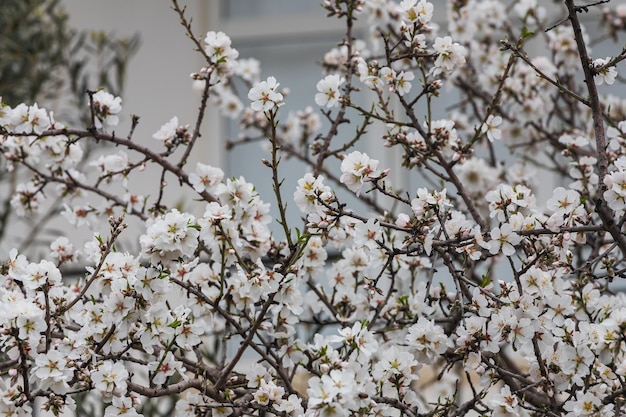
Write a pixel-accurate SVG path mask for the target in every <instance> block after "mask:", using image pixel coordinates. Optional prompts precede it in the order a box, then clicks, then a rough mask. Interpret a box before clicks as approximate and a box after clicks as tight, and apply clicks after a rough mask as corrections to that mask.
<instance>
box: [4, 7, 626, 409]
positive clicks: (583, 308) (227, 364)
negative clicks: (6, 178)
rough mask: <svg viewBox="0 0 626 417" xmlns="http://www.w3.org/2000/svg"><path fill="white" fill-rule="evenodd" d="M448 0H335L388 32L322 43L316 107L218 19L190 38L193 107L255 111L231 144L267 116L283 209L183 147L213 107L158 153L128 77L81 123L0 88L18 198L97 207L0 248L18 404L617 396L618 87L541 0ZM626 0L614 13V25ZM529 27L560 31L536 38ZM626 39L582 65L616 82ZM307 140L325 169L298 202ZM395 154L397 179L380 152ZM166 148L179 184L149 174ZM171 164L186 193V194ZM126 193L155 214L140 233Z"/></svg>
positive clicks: (319, 405)
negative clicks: (215, 28) (94, 148)
mask: <svg viewBox="0 0 626 417" xmlns="http://www.w3.org/2000/svg"><path fill="white" fill-rule="evenodd" d="M453 3H454V4H453ZM436 6H438V4H437V3H436V2H429V1H426V0H401V1H393V0H359V1H357V2H341V1H331V0H324V1H323V2H322V7H324V9H325V10H326V12H327V13H328V15H329V16H334V17H339V18H341V19H347V20H348V23H349V25H348V26H347V27H348V28H351V27H352V25H353V24H354V23H355V19H357V18H359V19H361V18H363V20H367V21H368V22H369V24H370V27H371V28H372V31H371V32H370V35H371V39H369V40H368V41H366V40H364V39H355V38H354V34H355V33H357V32H358V31H354V32H352V31H350V29H348V32H347V33H346V38H345V40H344V41H343V42H342V43H341V44H340V45H339V46H337V47H334V48H332V49H331V50H330V51H329V52H328V53H327V54H325V56H324V59H323V62H322V65H323V72H322V74H323V75H321V77H320V78H321V79H319V81H318V82H317V85H316V89H317V92H316V93H315V95H314V96H311V97H309V99H310V100H311V102H313V101H314V102H315V104H317V106H318V107H314V106H309V107H306V108H305V109H304V110H299V111H298V110H293V111H290V112H289V113H288V114H285V113H287V112H285V111H284V110H283V109H281V107H282V106H283V104H284V95H285V94H286V90H280V89H279V87H280V85H279V83H278V82H277V80H276V79H275V78H274V77H268V78H267V79H265V80H264V81H262V80H261V78H260V73H261V71H260V64H259V63H260V61H258V60H255V59H253V58H245V59H239V54H238V52H237V50H236V49H234V48H233V46H232V42H231V39H230V38H229V37H228V36H226V35H225V34H224V33H222V32H209V33H207V34H206V36H205V38H204V39H195V41H196V45H201V46H202V48H201V49H202V50H201V51H199V52H200V53H202V54H203V56H204V58H205V59H206V67H205V68H202V69H201V70H200V71H199V72H198V73H195V74H193V75H192V76H193V78H194V84H195V85H196V86H197V87H198V89H199V90H200V91H201V93H202V94H203V97H202V101H201V103H202V105H201V111H205V110H206V109H205V105H206V106H211V105H213V106H216V107H218V108H220V109H221V111H222V113H223V114H224V115H225V116H228V117H231V118H233V119H235V120H236V122H237V123H239V127H240V132H239V135H238V136H237V135H233V136H234V137H233V138H231V139H230V141H229V143H228V145H229V146H237V145H239V144H241V143H246V144H247V143H249V142H252V141H254V140H259V139H260V138H267V140H266V141H264V143H263V145H262V148H263V149H264V152H265V151H267V149H268V148H269V149H270V156H269V157H268V158H267V159H264V160H263V162H264V163H265V165H267V166H269V167H270V168H272V178H271V183H272V184H271V185H272V186H273V191H274V196H275V198H276V203H277V210H276V211H277V213H276V216H275V217H276V220H277V223H278V225H277V228H276V229H271V226H270V225H271V223H272V215H270V213H271V209H270V205H269V204H268V203H266V202H265V201H263V199H262V198H261V195H260V194H259V192H258V191H257V189H256V188H255V186H254V185H253V184H252V183H250V182H248V181H247V180H246V179H244V178H243V177H230V178H229V177H226V176H225V173H224V171H222V169H220V168H218V167H213V166H210V165H207V164H204V163H202V162H198V163H195V164H194V165H191V164H188V161H187V157H188V156H189V155H190V154H191V152H193V151H194V150H193V147H194V145H195V144H196V143H197V139H198V138H199V133H198V132H200V131H201V126H200V123H201V121H202V118H201V117H199V118H198V119H197V120H198V126H194V128H193V129H191V128H190V127H189V126H187V125H184V124H181V123H179V119H178V117H173V118H171V119H170V120H169V121H167V122H166V123H165V124H163V125H162V126H161V127H160V128H159V129H158V130H157V131H156V133H154V135H153V136H152V137H153V138H154V139H155V140H156V141H158V142H156V143H157V144H158V145H159V146H162V147H164V148H165V149H161V151H154V150H153V149H151V147H150V146H144V145H142V144H141V143H140V142H139V141H135V140H132V138H131V137H129V138H124V137H121V136H119V135H115V134H113V133H108V129H110V128H112V127H115V126H116V125H118V123H119V121H120V118H121V117H122V115H121V99H120V98H119V97H114V96H113V95H111V94H110V93H107V92H105V91H98V92H95V93H90V95H91V109H90V110H91V112H92V113H91V115H92V120H93V124H94V126H91V125H90V126H87V127H86V128H84V129H73V128H66V127H65V126H64V125H63V124H61V123H59V122H57V121H55V119H54V117H53V114H52V112H49V111H47V110H45V109H43V108H40V107H39V106H38V105H36V104H34V105H27V104H18V105H16V106H15V107H14V108H12V107H10V106H7V105H3V106H2V107H0V150H1V153H0V156H1V158H2V163H3V164H6V165H4V166H6V167H7V168H8V171H9V175H10V178H11V180H12V181H13V182H10V183H7V184H6V187H5V188H3V190H4V189H7V190H9V191H10V192H9V193H8V194H9V195H8V196H7V198H6V202H7V204H8V202H10V204H11V205H12V207H13V209H14V212H15V214H17V215H19V216H22V217H23V218H25V219H26V220H27V221H29V222H32V223H33V224H35V227H39V226H38V225H39V224H40V223H39V222H40V221H41V222H43V221H45V220H46V219H47V218H48V216H55V215H56V214H58V215H59V220H60V221H67V222H68V223H70V224H72V225H74V226H76V227H79V228H83V227H84V228H92V229H94V230H98V229H99V230H98V231H97V232H96V233H94V234H93V235H92V236H93V237H92V238H91V239H90V240H88V241H87V242H86V243H85V244H83V245H78V244H77V242H76V241H73V240H70V239H68V238H67V237H65V236H62V235H59V233H56V232H55V235H54V237H53V238H50V239H48V238H49V236H48V235H47V234H45V233H42V234H40V235H37V234H36V232H37V230H35V231H34V232H33V233H34V234H33V235H32V236H38V237H41V238H42V239H35V238H33V239H32V242H33V244H36V243H38V242H39V240H41V241H45V242H44V244H43V245H42V246H41V248H42V249H40V247H37V249H36V250H33V252H32V253H30V252H28V250H24V251H18V250H16V249H13V250H11V251H9V252H8V256H7V257H6V258H7V259H2V260H0V335H1V337H0V356H2V359H1V360H2V363H0V370H1V371H0V414H1V415H18V416H26V415H32V414H34V413H36V412H38V411H39V408H41V409H43V410H48V411H50V412H51V413H53V414H56V415H60V414H62V413H65V412H71V411H72V410H74V409H78V404H76V402H77V401H82V398H81V396H82V394H83V393H84V394H85V395H86V396H87V397H88V401H92V400H93V399H97V400H98V401H103V402H104V406H103V407H102V408H103V412H104V416H105V417H109V416H111V417H112V416H118V415H126V416H136V417H138V416H140V415H141V414H140V412H141V410H142V406H143V405H144V404H145V405H146V407H143V409H144V410H147V409H148V407H154V408H158V407H160V406H161V405H162V404H160V401H159V399H158V398H159V397H164V398H168V399H170V398H174V397H175V396H176V404H175V405H171V408H172V409H174V410H175V411H173V412H174V413H175V414H176V415H177V416H184V417H193V416H195V415H199V414H202V415H208V414H211V415H216V416H228V415H261V414H263V415H281V416H282V417H287V416H293V417H319V416H346V417H348V416H349V417H352V416H365V415H367V416H369V415H376V416H378V415H380V416H394V417H396V416H401V415H408V416H418V415H420V416H426V415H433V416H434V415H442V416H443V415H459V416H466V415H485V416H511V415H520V416H534V415H550V416H566V417H574V416H580V415H588V416H607V417H612V416H618V415H623V414H624V404H623V401H622V399H623V397H624V392H625V391H624V378H626V343H625V342H624V337H623V333H624V328H626V296H625V295H624V294H623V293H621V292H619V291H617V290H619V288H620V287H619V285H621V281H620V280H623V279H624V277H626V272H625V271H626V268H625V267H624V265H625V263H626V259H625V253H626V240H625V239H624V233H623V227H624V220H623V216H624V213H626V156H624V155H625V154H626V134H625V133H624V132H625V131H626V121H624V120H626V100H623V99H621V98H619V97H615V96H614V97H602V96H598V97H596V98H597V99H598V101H599V102H600V103H601V105H600V106H599V107H596V108H594V109H592V110H594V111H590V110H589V106H594V105H595V104H592V103H591V102H592V101H593V100H589V99H587V98H586V97H588V96H589V94H593V89H591V90H588V89H586V88H587V87H588V86H585V84H584V83H582V82H580V80H578V78H579V77H578V76H577V75H578V74H579V70H580V66H581V65H584V63H581V62H580V58H579V57H578V50H579V46H580V45H578V44H577V40H576V38H575V37H574V36H573V35H574V32H573V30H572V29H571V28H570V26H569V25H565V24H559V25H557V26H555V27H553V28H550V30H548V32H547V34H545V35H543V36H540V34H542V33H544V30H543V29H544V28H545V27H546V25H547V23H548V22H545V21H544V20H543V19H544V17H545V10H543V8H542V7H541V6H540V2H538V1H537V0H520V1H518V2H516V3H515V4H511V5H510V7H509V6H506V5H505V4H504V3H503V2H500V1H497V0H469V1H465V2H452V3H450V5H449V6H450V7H449V8H448V23H447V25H442V26H441V27H439V26H438V25H437V24H435V22H434V21H433V16H434V15H435V7H436ZM590 7H592V6H590ZM622 9H623V8H622V7H620V8H619V9H616V10H615V11H614V12H613V11H610V10H608V11H605V12H604V13H603V17H602V18H603V19H605V20H606V21H607V22H609V21H610V22H612V23H611V24H610V28H609V31H608V32H607V35H608V36H613V35H615V33H616V32H615V31H616V30H617V29H616V28H622V27H626V19H623V18H624V13H623V10H622ZM179 14H180V17H181V19H183V21H184V22H185V15H184V12H183V11H180V12H179ZM365 14H367V17H365V16H363V15H365ZM620 16H621V17H620ZM622 20H624V21H623V22H622ZM520 25H523V27H522V26H520ZM443 28H446V30H448V31H449V32H447V33H440V32H442V31H443V30H444V29H443ZM359 33H360V32H359ZM504 35H507V36H508V37H509V38H511V39H517V42H514V43H508V42H506V41H505V42H503V43H499V42H497V41H496V40H497V39H502V37H503V36H504ZM585 36H587V35H585ZM531 39H532V42H537V43H540V42H544V43H545V46H546V49H545V50H547V51H548V53H547V54H546V55H545V56H535V57H530V56H528V55H526V52H525V51H524V45H525V42H527V41H530V40H531ZM203 41H204V43H203ZM578 42H580V41H578ZM622 59H623V54H619V55H616V56H615V57H612V58H611V57H607V58H606V59H597V60H595V61H591V62H590V63H589V64H588V65H589V68H588V69H590V70H591V72H592V73H594V74H595V82H596V83H597V84H598V85H600V84H608V85H611V84H612V83H618V82H619V77H617V68H618V65H619V64H620V63H621V61H622ZM446 84H447V85H446ZM242 85H243V86H244V88H243V89H242V88H241V86H242ZM448 85H449V86H450V87H451V88H454V92H453V93H452V94H450V93H449V91H448V89H447V88H443V87H444V86H448ZM557 86H558V87H557ZM364 87H365V88H364ZM591 87H593V86H591ZM364 90H365V91H364ZM313 91H315V90H313ZM246 93H247V97H248V99H249V100H250V102H251V105H250V106H247V108H244V105H243V104H242V103H243V102H244V101H243V100H245V96H246ZM241 94H243V98H242V97H240V95H241ZM442 95H443V96H446V95H450V96H454V100H455V103H456V104H455V105H454V106H452V107H447V105H446V106H441V105H440V104H441V103H442V102H441V101H437V100H438V97H440V96H442ZM372 97H373V99H372ZM446 103H447V102H446ZM311 104H312V103H311ZM442 113H443V114H442ZM598 115H600V117H599V116H598ZM603 124H605V125H607V126H609V127H607V128H606V135H605V136H606V139H607V145H606V147H604V146H602V140H601V139H602V137H601V136H602V134H603V133H604V132H602V131H601V130H600V127H601V126H602V125H603ZM372 132H382V135H380V136H381V137H378V135H376V134H372ZM366 140H380V141H381V143H382V144H383V145H384V146H385V147H389V148H395V149H394V150H393V151H392V152H393V153H392V154H391V155H392V157H391V158H388V157H387V155H384V156H379V155H373V156H376V158H377V159H375V158H373V157H372V154H370V155H368V154H366V153H364V152H361V151H359V150H358V149H365V148H367V149H377V148H374V147H369V146H367V147H364V146H363V145H364V141H366ZM89 141H94V142H105V143H110V144H114V145H115V147H114V148H108V150H107V149H104V150H103V151H102V152H93V153H92V152H83V149H84V148H85V146H87V144H86V143H87V142H89ZM154 143H155V142H153V144H154ZM268 145H271V146H268ZM89 149H90V151H91V145H89ZM196 151H197V149H196ZM505 154H506V156H505ZM289 158H292V159H291V161H289V163H291V162H293V161H294V160H295V161H296V162H297V164H299V163H303V164H304V165H305V166H306V167H307V170H308V171H307V173H306V174H303V175H301V177H300V178H299V179H297V185H296V186H295V192H294V193H293V199H292V200H291V201H287V199H286V195H287V194H288V192H289V190H288V186H287V185H286V184H287V183H288V181H286V182H283V179H282V176H284V175H285V173H284V171H283V167H284V165H282V164H281V161H283V160H287V159H289ZM396 158H397V160H398V163H397V164H395V165H394V166H393V168H394V178H389V177H388V174H389V172H390V171H389V170H387V169H382V168H380V166H379V165H380V161H393V160H395V159H396ZM297 164H294V166H296V165H297ZM148 166H150V168H152V167H155V166H156V167H157V168H158V169H159V170H160V171H161V172H162V175H161V176H160V178H161V179H160V181H159V183H158V184H156V187H155V189H154V190H150V191H156V192H154V193H151V192H148V191H146V192H145V195H137V194H135V193H133V192H132V191H131V190H132V189H133V186H134V184H133V181H134V177H136V176H137V175H139V173H141V172H143V171H144V170H145V168H146V167H148ZM546 168H548V169H549V170H550V175H553V173H557V174H558V175H559V176H560V177H559V182H558V184H559V186H556V187H554V188H553V189H549V188H545V187H546V186H545V185H544V183H548V182H549V181H547V180H546V181H544V180H545V179H546V178H545V177H546V171H545V169H546ZM396 171H397V172H396ZM396 174H397V175H396ZM554 175H556V174H554ZM403 176H404V177H403ZM172 177H173V178H174V179H175V183H176V192H179V190H182V189H185V190H186V192H188V193H190V194H191V195H193V198H184V199H179V200H178V202H177V203H176V205H175V206H173V205H172V203H170V201H171V198H168V197H171V196H168V195H166V194H168V193H171V192H172V188H173V187H172V185H168V183H167V181H166V180H165V179H166V178H167V179H168V181H170V179H171V178H172ZM395 177H400V179H402V180H403V181H401V182H402V184H401V185H402V186H403V187H406V189H401V188H400V187H399V185H398V183H397V182H396V178H395ZM294 179H295V178H294ZM287 180H289V178H287ZM551 180H552V178H551ZM260 181H261V180H260ZM416 181H417V182H418V183H417V184H416ZM3 186H4V185H3ZM542 187H543V188H542ZM146 188H148V187H146ZM347 192H349V193H347ZM51 196H53V198H51ZM184 196H185V197H187V194H185V195H184ZM55 200H58V201H59V202H60V203H59V204H58V206H55V205H54V201H55ZM292 203H295V204H294V206H295V207H297V209H299V211H300V213H301V216H302V217H303V218H301V219H296V220H294V219H293V218H294V216H292V213H293V210H294V209H295V207H293V206H292ZM4 207H6V204H5V205H4ZM41 211H43V212H44V214H43V216H41V217H38V213H39V212H41ZM2 214H3V215H4V212H3V213H2ZM122 214H124V215H125V216H126V217H125V219H129V218H131V219H134V218H136V219H138V220H140V223H141V225H142V226H143V229H142V231H141V232H140V233H138V234H139V235H140V236H138V238H137V239H136V240H133V239H134V237H133V236H132V235H131V234H130V233H128V232H123V231H124V230H125V228H126V224H125V223H124V221H125V220H124V216H121V215H122ZM296 215H297V213H296ZM7 216H8V214H7ZM0 217H1V216H0ZM51 218H53V219H54V222H55V223H54V227H55V229H62V227H59V226H58V225H57V224H56V219H57V217H51ZM7 219H10V220H7ZM31 219H33V220H36V221H31ZM105 219H106V220H108V224H109V230H110V232H109V233H103V231H102V229H101V226H102V224H104V223H103V220H105ZM0 220H1V222H0V232H3V233H4V232H6V230H10V229H6V230H5V229H2V228H3V227H5V226H4V225H5V224H6V223H10V221H12V218H9V217H1V218H0ZM99 222H100V223H99ZM298 223H299V224H298ZM281 229H282V230H281ZM272 230H279V232H277V233H274V232H272ZM8 234H10V233H8ZM8 238H21V236H9V237H8ZM27 239H29V237H27ZM128 241H130V244H128V243H127V242H128ZM133 242H135V245H133ZM3 243H4V242H3ZM20 243H22V242H20ZM27 243H29V242H27ZM25 246H26V245H25ZM134 247H138V249H137V250H136V251H133V249H132V248H134ZM27 252H28V256H29V257H27ZM37 254H42V255H41V257H40V258H36V257H35V256H36V255H37ZM76 269H78V270H79V271H82V272H80V273H79V274H77V275H79V276H80V278H75V279H66V275H67V271H69V270H76ZM434 376H436V377H434ZM78 394H81V395H78ZM433 399H434V400H433Z"/></svg>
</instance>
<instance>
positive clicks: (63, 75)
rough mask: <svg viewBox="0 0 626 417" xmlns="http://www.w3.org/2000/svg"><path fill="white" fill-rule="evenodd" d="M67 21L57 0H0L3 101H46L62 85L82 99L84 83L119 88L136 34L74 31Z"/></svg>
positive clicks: (56, 94) (136, 43)
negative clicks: (122, 36)
mask: <svg viewBox="0 0 626 417" xmlns="http://www.w3.org/2000/svg"><path fill="white" fill-rule="evenodd" d="M68 21H69V17H68V14H67V13H66V11H65V10H64V8H63V7H62V5H61V4H60V2H59V0H3V1H2V4H1V5H0V57H2V59H0V94H1V95H2V100H3V101H4V102H5V103H7V104H9V105H16V104H18V103H22V102H25V101H26V102H35V101H44V102H48V101H50V100H55V99H57V98H58V97H59V95H60V93H61V91H63V90H64V89H69V90H70V91H71V93H72V96H73V97H74V98H75V100H80V101H81V102H82V103H84V100H85V90H86V89H87V88H91V89H93V88H96V87H103V88H106V89H107V90H109V91H113V92H115V94H120V93H121V92H122V89H123V87H124V74H125V72H126V68H127V65H128V62H129V59H130V57H131V56H132V55H133V54H134V53H135V52H136V50H137V48H138V46H139V38H138V36H136V35H135V36H133V37H131V38H116V37H115V36H112V35H110V34H107V33H104V32H85V31H77V30H75V29H73V28H72V27H71V26H70V25H69V23H68ZM65 91H67V90H65ZM81 107H82V106H81Z"/></svg>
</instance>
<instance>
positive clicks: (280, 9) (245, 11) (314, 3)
mask: <svg viewBox="0 0 626 417" xmlns="http://www.w3.org/2000/svg"><path fill="white" fill-rule="evenodd" d="M320 4H321V0H224V1H222V11H223V12H222V14H223V17H225V18H234V19H245V18H251V17H275V16H287V15H294V14H306V13H323V10H322V7H321V6H320Z"/></svg>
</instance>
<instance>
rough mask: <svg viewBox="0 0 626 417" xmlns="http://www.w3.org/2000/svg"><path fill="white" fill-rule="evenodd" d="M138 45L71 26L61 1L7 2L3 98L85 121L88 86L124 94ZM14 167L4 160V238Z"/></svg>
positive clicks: (0, 30)
mask: <svg viewBox="0 0 626 417" xmlns="http://www.w3.org/2000/svg"><path fill="white" fill-rule="evenodd" d="M138 47H139V36H138V35H134V36H132V37H130V38H121V37H116V36H115V35H113V34H109V33H106V32H102V31H78V30H76V29H74V28H72V27H71V26H70V24H69V16H68V14H67V12H66V11H65V9H64V8H63V5H62V4H61V2H60V0H2V1H0V97H1V100H2V102H3V103H5V104H7V105H9V106H15V105H17V104H19V103H23V102H27V103H30V102H32V103H34V102H38V103H39V104H41V105H45V106H46V107H48V108H51V109H54V110H55V113H56V114H60V115H62V118H63V119H64V120H71V121H74V122H85V121H86V120H87V119H88V114H87V113H88V107H87V106H86V105H85V104H86V102H87V94H86V90H88V89H91V90H95V89H98V88H104V89H106V90H108V91H112V92H114V93H115V94H122V90H123V88H124V78H125V74H126V71H127V67H128V63H129V60H130V58H131V57H132V56H133V55H134V54H135V52H136V51H137V49H138ZM61 97H62V99H61ZM9 171H10V170H9V169H8V167H7V166H6V163H5V162H4V161H3V162H2V164H0V190H1V191H2V195H3V196H6V197H2V198H1V199H0V240H2V239H3V238H4V237H5V236H4V235H5V232H6V224H8V222H9V221H10V218H11V208H10V205H9V200H10V196H11V194H12V192H13V191H14V187H15V184H16V181H17V177H18V175H19V172H18V171H11V172H9ZM46 218H47V216H44V219H46ZM34 224H39V225H40V226H42V225H43V224H42V223H37V222H35V223H34ZM35 229H37V230H41V228H40V227H36V228H35ZM29 237H30V238H29V239H27V240H28V241H32V240H33V239H34V235H33V234H32V233H31V234H30V236H29Z"/></svg>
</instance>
